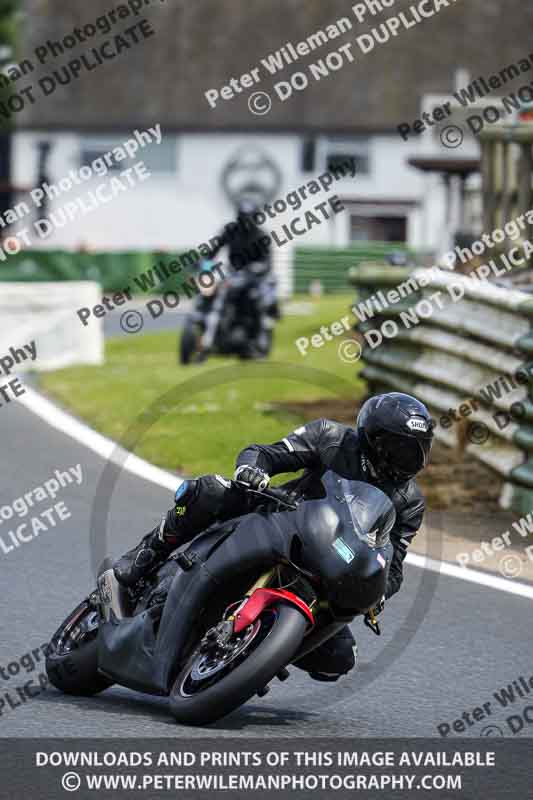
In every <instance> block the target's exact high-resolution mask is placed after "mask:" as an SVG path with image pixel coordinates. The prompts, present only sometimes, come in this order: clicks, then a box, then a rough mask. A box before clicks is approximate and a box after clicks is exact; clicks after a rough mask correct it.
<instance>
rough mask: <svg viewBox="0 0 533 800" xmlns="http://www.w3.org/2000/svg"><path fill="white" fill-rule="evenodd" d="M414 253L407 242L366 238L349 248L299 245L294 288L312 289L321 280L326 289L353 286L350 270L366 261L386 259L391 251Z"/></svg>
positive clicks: (341, 289)
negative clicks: (396, 242) (312, 284)
mask: <svg viewBox="0 0 533 800" xmlns="http://www.w3.org/2000/svg"><path fill="white" fill-rule="evenodd" d="M393 252H402V253H409V254H412V251H410V250H409V249H408V248H407V247H406V246H405V244H395V243H392V242H391V243H389V242H362V243H361V244H358V245H352V246H351V247H348V248H346V249H341V248H336V249H335V248H330V247H297V248H296V250H295V255H294V291H295V292H300V293H302V292H303V293H307V292H309V286H310V284H311V283H312V282H313V281H316V280H318V281H320V283H321V284H322V288H323V290H324V291H326V292H346V291H349V289H350V280H349V271H350V269H351V268H352V267H355V268H357V267H358V266H359V264H361V263H362V262H364V261H383V259H384V258H385V256H386V255H387V254H388V253H393Z"/></svg>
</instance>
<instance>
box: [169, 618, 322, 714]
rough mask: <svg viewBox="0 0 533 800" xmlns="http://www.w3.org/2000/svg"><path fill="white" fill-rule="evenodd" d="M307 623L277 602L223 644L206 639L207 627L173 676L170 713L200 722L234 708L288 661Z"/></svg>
mask: <svg viewBox="0 0 533 800" xmlns="http://www.w3.org/2000/svg"><path fill="white" fill-rule="evenodd" d="M224 624H225V623H221V625H219V626H218V627H217V630H218V629H220V628H221V626H223V625H224ZM226 624H227V623H226ZM306 628H307V620H306V618H305V617H304V615H303V614H302V612H301V611H298V609H296V608H294V607H293V606H290V605H286V604H283V603H280V604H278V605H274V606H270V607H268V608H266V609H264V611H263V612H262V613H261V615H260V616H259V617H258V619H257V620H256V621H255V622H254V623H253V624H252V625H249V626H248V628H246V630H244V631H242V633H241V634H239V635H238V636H235V634H233V635H232V636H231V638H230V639H229V640H228V641H226V642H225V644H224V648H223V649H222V650H221V649H220V648H216V647H215V644H213V643H211V645H210V642H209V632H208V634H206V636H205V637H204V639H203V640H202V642H201V643H200V644H199V646H198V647H197V649H196V650H195V651H194V653H193V654H192V655H191V657H190V658H189V660H188V661H187V663H186V665H185V666H184V667H183V668H182V670H181V672H180V673H179V674H178V676H177V678H176V680H175V682H174V685H173V687H172V691H171V693H170V711H171V713H172V714H173V716H174V717H175V719H176V720H177V721H178V722H184V723H186V724H189V725H205V724H208V723H211V722H215V721H216V720H217V719H220V718H221V717H224V716H226V714H229V713H230V712H231V711H234V710H235V709H236V708H238V707H239V706H241V705H242V704H243V703H245V702H246V701H247V700H249V699H250V697H252V696H253V695H254V694H255V693H256V692H257V691H258V690H260V689H262V688H263V687H264V686H266V684H267V683H268V682H269V681H271V680H272V678H273V677H274V676H275V675H276V674H277V673H278V672H279V671H280V670H281V669H282V667H285V666H286V665H287V664H289V663H290V662H291V661H292V659H293V657H294V655H295V654H296V652H297V651H298V648H299V647H300V644H301V642H302V639H303V638H304V635H305V631H306Z"/></svg>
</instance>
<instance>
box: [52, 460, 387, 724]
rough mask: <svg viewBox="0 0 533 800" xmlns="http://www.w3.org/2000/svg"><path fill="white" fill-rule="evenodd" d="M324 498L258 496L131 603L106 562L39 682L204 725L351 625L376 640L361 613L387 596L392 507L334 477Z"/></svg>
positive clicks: (177, 555)
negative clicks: (112, 693)
mask: <svg viewBox="0 0 533 800" xmlns="http://www.w3.org/2000/svg"><path fill="white" fill-rule="evenodd" d="M239 486H240V488H241V489H242V490H243V491H247V492H248V493H250V494H252V495H258V494H259V493H258V492H254V491H253V490H251V489H244V488H243V486H242V484H240V485H239ZM322 487H323V489H322V494H321V496H320V497H317V498H314V499H300V500H295V499H294V493H290V492H288V491H287V490H285V489H283V488H276V489H268V490H266V491H265V492H261V493H260V495H261V498H260V503H261V505H260V506H258V508H257V509H256V510H255V511H253V512H252V513H248V514H245V515H244V516H242V517H239V518H237V519H234V520H231V521H229V522H225V523H220V524H218V523H217V524H215V525H212V526H210V527H209V528H208V529H207V530H205V531H204V532H203V533H200V534H199V535H198V536H196V537H195V538H194V539H193V540H192V541H191V542H190V543H188V544H186V545H183V546H182V547H180V548H178V549H177V550H176V551H174V552H173V553H172V554H171V556H170V557H169V559H168V560H167V561H166V563H165V564H163V565H162V566H159V567H157V568H155V569H154V571H153V573H152V574H150V575H148V576H147V577H146V578H143V579H142V580H141V581H139V583H138V584H137V585H136V586H135V587H134V589H126V588H124V587H122V586H121V585H120V584H119V583H118V582H117V580H116V578H115V576H114V572H113V569H112V563H111V561H110V560H109V559H106V560H105V561H104V564H103V565H102V567H101V568H100V570H99V574H98V579H97V588H96V589H95V590H94V591H93V592H91V594H90V595H89V596H88V597H87V598H86V599H84V600H83V601H82V602H81V603H80V605H78V606H77V608H76V609H75V610H74V611H73V612H72V613H71V614H70V615H69V616H68V617H67V619H66V620H65V621H64V622H63V623H62V624H61V626H60V627H59V629H58V630H57V631H56V633H55V634H54V636H53V637H52V640H51V642H50V645H49V647H48V653H47V657H46V671H47V673H48V677H49V680H50V682H51V683H52V684H53V685H54V686H55V687H56V688H58V689H60V690H61V691H63V692H65V693H67V694H73V695H85V696H88V695H94V694H97V693H98V692H101V691H103V690H104V689H106V688H108V687H109V686H111V685H112V684H113V683H119V684H121V685H122V686H126V687H128V688H131V689H136V690H139V691H142V692H146V693H148V694H153V695H160V696H166V697H168V698H169V709H170V712H171V714H172V715H173V716H174V717H175V719H176V720H177V721H178V722H181V723H185V724H190V725H205V724H208V723H212V722H214V721H216V720H218V719H220V718H221V717H224V716H225V715H227V714H229V713H230V712H231V711H234V710H235V709H236V708H238V707H239V706H241V705H242V704H243V703H245V702H246V701H247V700H249V699H250V698H251V697H253V696H254V695H258V696H260V697H262V696H263V695H264V694H266V692H267V691H268V689H269V686H268V684H269V683H270V681H272V680H273V679H274V678H275V677H276V676H277V678H279V679H280V680H282V681H283V680H285V679H287V678H288V677H289V671H288V670H287V666H288V665H290V664H295V665H296V666H297V665H298V660H299V659H301V658H303V656H305V655H307V654H308V653H309V652H311V651H312V650H314V649H315V648H316V647H317V646H318V645H319V644H321V643H322V642H324V641H326V640H327V639H329V638H330V637H331V636H333V635H334V634H335V633H336V632H337V631H338V630H340V628H341V627H343V626H344V625H346V624H347V623H350V622H351V621H352V620H353V619H355V618H356V617H358V616H360V615H365V622H366V624H368V625H369V626H370V627H372V628H373V629H374V632H376V633H378V632H379V628H378V626H377V621H376V620H375V618H372V612H371V609H372V608H373V607H374V606H375V605H376V603H377V602H378V600H379V599H380V598H381V597H382V596H383V594H384V592H385V585H386V580H387V573H388V568H389V565H390V561H391V558H392V545H391V542H390V537H389V532H390V530H391V528H392V526H393V524H394V521H395V516H396V515H395V510H394V507H393V505H392V503H391V501H390V499H389V498H388V497H387V496H386V495H385V494H384V493H383V492H382V491H381V490H380V489H378V488H376V487H374V486H371V485H370V484H367V483H363V482H361V481H353V480H348V479H345V478H342V477H341V476H339V475H337V474H336V473H334V472H332V471H328V472H326V473H325V474H324V476H323V477H322ZM376 628H377V630H376Z"/></svg>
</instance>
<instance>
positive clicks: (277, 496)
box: [235, 481, 297, 509]
mask: <svg viewBox="0 0 533 800" xmlns="http://www.w3.org/2000/svg"><path fill="white" fill-rule="evenodd" d="M235 483H236V484H237V485H238V486H240V488H241V489H244V490H245V491H246V492H247V493H248V494H257V495H260V496H261V497H264V498H265V499H266V500H273V501H274V502H275V503H283V505H284V506H287V507H288V508H290V509H295V508H297V504H296V503H295V502H294V497H293V494H292V492H287V491H286V490H285V489H276V488H275V487H273V486H271V487H269V488H267V489H263V490H262V491H257V490H256V489H251V488H250V487H249V486H248V484H246V483H241V482H240V481H235Z"/></svg>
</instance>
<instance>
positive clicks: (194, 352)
mask: <svg viewBox="0 0 533 800" xmlns="http://www.w3.org/2000/svg"><path fill="white" fill-rule="evenodd" d="M201 338H202V331H201V329H200V326H199V325H198V323H196V322H192V321H191V320H187V322H186V323H185V327H184V328H183V331H182V334H181V339H180V342H179V360H180V364H183V365H184V366H185V365H187V364H191V363H193V362H199V361H201V360H202V353H201V348H200V340H201Z"/></svg>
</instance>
